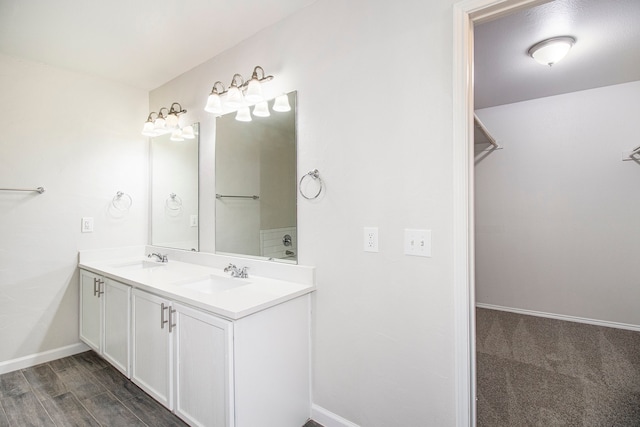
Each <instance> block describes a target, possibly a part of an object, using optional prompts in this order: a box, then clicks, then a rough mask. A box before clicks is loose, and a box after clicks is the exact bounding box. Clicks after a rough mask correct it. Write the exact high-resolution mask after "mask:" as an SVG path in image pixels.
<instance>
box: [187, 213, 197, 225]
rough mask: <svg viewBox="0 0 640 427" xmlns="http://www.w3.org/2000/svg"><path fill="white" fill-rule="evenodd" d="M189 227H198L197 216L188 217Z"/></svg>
mask: <svg viewBox="0 0 640 427" xmlns="http://www.w3.org/2000/svg"><path fill="white" fill-rule="evenodd" d="M189 225H190V226H191V227H197V226H198V215H191V216H190V217H189Z"/></svg>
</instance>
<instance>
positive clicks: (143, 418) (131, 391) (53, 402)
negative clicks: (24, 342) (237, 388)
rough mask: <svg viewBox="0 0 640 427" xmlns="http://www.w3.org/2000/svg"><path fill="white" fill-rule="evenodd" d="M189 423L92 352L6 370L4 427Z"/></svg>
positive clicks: (0, 402) (0, 421) (1, 387)
mask: <svg viewBox="0 0 640 427" xmlns="http://www.w3.org/2000/svg"><path fill="white" fill-rule="evenodd" d="M186 425H187V424H185V423H184V422H182V421H181V420H180V419H179V418H178V417H176V416H175V415H173V414H172V413H171V412H169V411H168V410H167V409H166V408H165V407H164V406H162V405H160V404H159V403H158V402H156V401H155V400H153V399H152V398H151V397H149V396H148V395H147V394H146V393H145V392H143V391H142V390H141V389H140V388H138V387H137V386H136V385H134V384H133V383H132V382H131V381H129V380H128V379H127V378H126V377H125V376H124V375H122V374H121V373H120V372H118V371H117V370H116V369H115V368H113V367H112V366H111V365H109V364H108V363H107V362H105V361H104V360H102V359H101V358H100V357H99V356H98V355H97V354H96V353H94V352H92V351H88V352H85V353H81V354H77V355H75V356H70V357H65V358H63V359H58V360H54V361H52V362H49V363H44V364H42V365H38V366H34V367H32V368H27V369H22V370H19V371H14V372H9V373H7V374H3V375H0V427H24V426H38V427H48V426H65V427H67V426H123V427H124V426H126V427H132V426H140V427H145V426H149V427H162V426H186ZM316 426H319V424H316V423H313V421H310V422H309V423H307V424H306V425H305V427H316Z"/></svg>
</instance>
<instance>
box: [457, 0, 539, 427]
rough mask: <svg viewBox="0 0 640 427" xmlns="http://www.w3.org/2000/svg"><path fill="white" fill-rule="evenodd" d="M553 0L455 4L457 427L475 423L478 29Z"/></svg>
mask: <svg viewBox="0 0 640 427" xmlns="http://www.w3.org/2000/svg"><path fill="white" fill-rule="evenodd" d="M549 1H551V0H463V1H460V2H458V3H456V4H454V6H453V100H452V101H453V102H452V106H453V117H452V119H453V120H452V122H453V240H454V241H453V288H454V289H453V290H454V317H455V319H454V328H455V331H454V333H455V338H454V340H455V343H454V344H455V360H454V365H455V405H456V407H455V413H456V426H457V427H467V426H471V427H475V425H476V357H475V350H476V343H475V249H474V176H473V174H474V162H473V160H474V159H473V105H474V102H473V25H474V24H478V23H482V22H486V21H489V20H493V19H496V18H499V17H501V16H504V15H507V14H509V13H512V12H515V11H517V10H520V9H526V8H530V7H533V6H537V5H539V4H543V3H548V2H549ZM524 48H526V46H525V47H523V49H524Z"/></svg>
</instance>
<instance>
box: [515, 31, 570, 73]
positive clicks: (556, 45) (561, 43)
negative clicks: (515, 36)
mask: <svg viewBox="0 0 640 427" xmlns="http://www.w3.org/2000/svg"><path fill="white" fill-rule="evenodd" d="M575 42H576V39H575V38H573V37H571V36H560V37H552V38H550V39H546V40H542V41H541V42H538V43H536V44H534V45H533V46H531V47H530V48H529V50H528V51H527V53H528V54H529V56H530V57H532V58H533V59H535V60H536V61H537V62H538V63H540V64H542V65H548V66H550V67H551V66H552V65H553V64H555V63H556V62H558V61H560V60H561V59H562V58H564V57H565V56H566V55H567V53H569V50H570V49H571V47H572V46H573V45H574V44H575Z"/></svg>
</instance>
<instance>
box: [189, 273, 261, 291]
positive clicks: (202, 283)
mask: <svg viewBox="0 0 640 427" xmlns="http://www.w3.org/2000/svg"><path fill="white" fill-rule="evenodd" d="M249 283H251V282H250V281H248V280H243V279H237V278H233V277H225V276H218V275H215V274H211V275H209V276H206V277H201V278H199V279H195V280H190V281H188V282H183V283H179V284H177V286H179V287H181V288H183V289H189V290H192V291H197V292H201V293H203V294H215V293H218V292H222V291H226V290H229V289H235V288H239V287H240V286H244V285H248V284H249Z"/></svg>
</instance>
